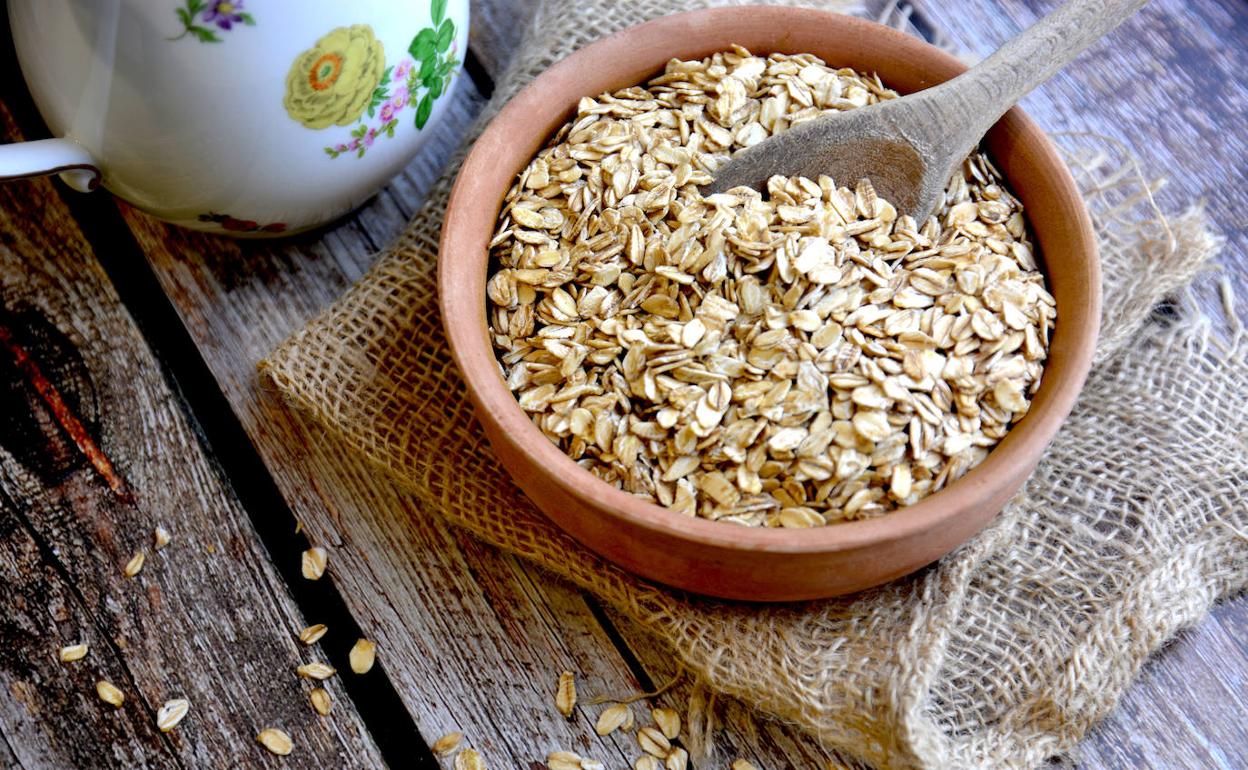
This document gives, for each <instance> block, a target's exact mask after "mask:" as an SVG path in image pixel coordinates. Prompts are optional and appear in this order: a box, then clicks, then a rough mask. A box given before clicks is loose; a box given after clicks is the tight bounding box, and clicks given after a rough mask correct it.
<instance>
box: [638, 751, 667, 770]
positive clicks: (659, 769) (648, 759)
mask: <svg viewBox="0 0 1248 770" xmlns="http://www.w3.org/2000/svg"><path fill="white" fill-rule="evenodd" d="M633 770H663V766H662V765H660V764H659V760H657V759H655V758H654V757H652V756H650V755H649V754H642V755H641V756H640V757H637V759H635V760H633Z"/></svg>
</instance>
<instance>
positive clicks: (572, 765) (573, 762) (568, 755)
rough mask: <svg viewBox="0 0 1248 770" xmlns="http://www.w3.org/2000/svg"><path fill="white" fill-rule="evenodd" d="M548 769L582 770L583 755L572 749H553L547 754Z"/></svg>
mask: <svg viewBox="0 0 1248 770" xmlns="http://www.w3.org/2000/svg"><path fill="white" fill-rule="evenodd" d="M546 768H547V770H581V755H580V754H577V753H575V752H571V751H552V752H551V753H549V754H547V755H546Z"/></svg>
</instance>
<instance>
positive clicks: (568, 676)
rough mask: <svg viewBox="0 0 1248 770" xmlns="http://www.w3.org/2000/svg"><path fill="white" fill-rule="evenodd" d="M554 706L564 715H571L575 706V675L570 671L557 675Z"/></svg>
mask: <svg viewBox="0 0 1248 770" xmlns="http://www.w3.org/2000/svg"><path fill="white" fill-rule="evenodd" d="M555 708H557V709H559V713H560V714H563V715H564V716H565V717H571V716H572V709H574V708H576V676H575V675H574V674H573V673H572V672H571V671H564V672H563V673H562V674H560V675H559V685H558V688H557V689H556V690H555Z"/></svg>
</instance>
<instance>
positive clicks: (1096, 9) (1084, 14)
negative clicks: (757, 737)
mask: <svg viewBox="0 0 1248 770" xmlns="http://www.w3.org/2000/svg"><path fill="white" fill-rule="evenodd" d="M1147 2H1148V0H1067V2H1066V3H1064V4H1063V5H1062V6H1061V7H1060V8H1058V9H1057V10H1055V11H1053V12H1052V13H1050V14H1049V15H1048V16H1045V17H1044V18H1043V19H1041V20H1040V21H1038V22H1036V23H1035V24H1033V25H1032V26H1031V27H1029V28H1028V29H1027V30H1025V31H1024V32H1023V33H1022V34H1020V35H1018V36H1017V37H1015V38H1014V39H1012V40H1010V41H1008V42H1006V43H1005V44H1004V45H1002V46H1001V47H1000V48H998V49H997V51H996V52H995V53H994V54H992V55H991V56H989V57H988V58H987V59H985V60H984V61H983V62H981V63H980V64H977V65H976V66H975V67H972V68H971V69H970V70H969V71H967V72H965V73H963V74H962V75H959V76H958V77H956V78H954V79H953V80H950V81H948V82H946V83H943V84H941V85H939V86H936V87H935V88H930V89H928V90H927V91H925V92H923V93H924V95H925V96H928V97H929V98H928V99H927V100H926V101H927V102H928V106H929V108H931V110H932V111H933V112H936V113H938V114H937V115H931V117H932V118H935V121H934V122H935V123H936V126H939V129H938V130H940V131H942V132H943V134H944V140H943V141H940V142H939V144H943V145H945V147H946V148H948V149H949V151H950V152H951V153H952V154H954V155H958V156H959V157H961V156H963V155H965V154H966V153H967V152H969V151H970V149H971V148H972V147H974V146H975V144H976V143H978V141H979V139H980V138H981V137H982V136H983V135H984V134H985V133H987V131H988V129H989V128H991V127H992V125H993V124H994V123H996V122H997V120H998V119H1000V117H1001V116H1002V115H1004V114H1005V112H1006V111H1007V110H1008V109H1010V107H1012V106H1014V104H1015V103H1016V102H1017V101H1018V100H1019V99H1021V98H1023V96H1025V95H1026V94H1027V93H1028V92H1029V91H1031V90H1032V89H1034V88H1035V87H1036V86H1038V85H1040V84H1041V83H1043V82H1044V81H1046V80H1048V79H1049V78H1050V77H1052V76H1053V74H1054V73H1055V72H1057V71H1058V70H1059V69H1061V68H1062V67H1064V66H1065V65H1066V64H1067V63H1068V62H1069V61H1070V60H1071V59H1073V58H1075V57H1076V56H1078V55H1079V54H1080V53H1082V52H1083V50H1084V49H1086V48H1087V47H1088V46H1090V45H1092V44H1093V43H1095V42H1096V41H1097V40H1099V39H1100V38H1101V37H1103V36H1105V35H1106V34H1108V33H1109V32H1110V31H1111V30H1113V29H1114V28H1115V27H1117V26H1118V25H1119V24H1121V23H1122V22H1123V21H1125V20H1126V19H1127V18H1128V17H1129V16H1131V15H1132V14H1134V13H1135V12H1136V11H1138V10H1139V9H1140V8H1142V7H1143V6H1144V5H1145V4H1146V3H1147ZM962 145H965V147H963V146H962Z"/></svg>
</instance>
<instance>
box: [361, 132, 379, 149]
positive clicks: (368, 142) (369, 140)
mask: <svg viewBox="0 0 1248 770" xmlns="http://www.w3.org/2000/svg"><path fill="white" fill-rule="evenodd" d="M376 138H377V129H375V128H370V129H368V133H367V134H365V135H364V146H365V147H372V146H373V140H374V139H376Z"/></svg>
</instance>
